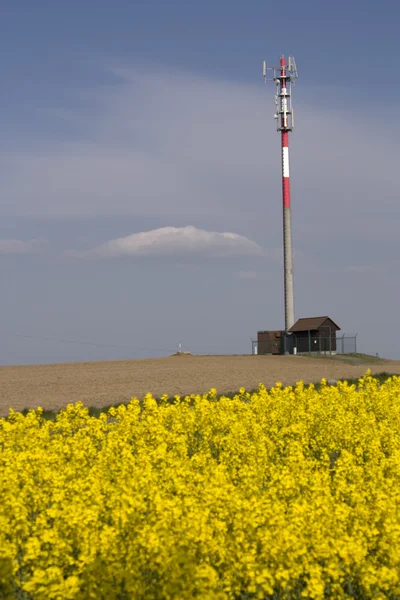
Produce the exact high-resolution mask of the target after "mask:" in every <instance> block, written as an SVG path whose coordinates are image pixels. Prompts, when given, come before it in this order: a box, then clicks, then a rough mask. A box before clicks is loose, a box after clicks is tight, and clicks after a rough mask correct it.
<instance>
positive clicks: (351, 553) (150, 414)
mask: <svg viewBox="0 0 400 600" xmlns="http://www.w3.org/2000/svg"><path fill="white" fill-rule="evenodd" d="M42 412H43V411H42V410H41V409H37V410H36V411H30V412H29V413H28V414H27V415H26V416H24V415H22V414H20V413H17V412H14V411H10V414H9V417H8V418H4V419H0V598H4V599H6V600H8V599H10V600H11V599H12V598H21V599H22V598H23V599H24V600H29V599H32V600H36V599H37V600H50V599H51V600H53V599H66V600H69V599H71V600H73V599H86V598H88V599H89V598H95V599H101V598H104V599H107V600H113V599H115V600H116V599H117V598H118V599H122V598H134V599H143V600H144V599H145V600H159V599H166V600H172V599H180V600H181V599H182V600H186V599H187V600H189V599H192V598H194V597H195V598H199V599H203V600H214V599H215V600H225V599H227V600H228V599H233V600H234V599H239V598H241V599H250V598H257V599H261V600H263V599H274V600H280V599H282V600H283V599H285V600H292V599H295V598H296V599H299V598H309V599H313V600H324V599H326V598H332V599H342V598H358V599H359V600H361V599H367V598H393V599H394V598H396V597H400V570H399V564H400V485H399V484H400V377H392V378H390V379H388V380H387V381H386V382H385V383H384V384H382V385H380V384H379V383H378V381H377V380H375V379H374V378H373V377H371V375H370V374H369V373H367V374H366V375H365V376H364V377H363V378H361V379H360V381H359V382H358V385H357V386H355V385H349V384H348V383H347V382H338V383H337V385H335V386H329V385H327V382H326V381H325V380H323V381H322V382H321V386H320V387H318V389H317V387H316V386H308V387H306V386H305V385H304V384H303V383H302V382H299V383H298V384H297V385H296V386H294V387H286V388H285V387H283V385H282V384H280V383H279V384H277V385H276V386H275V387H274V388H273V389H271V390H269V391H268V390H267V389H266V388H265V387H264V386H263V385H260V386H259V389H258V391H257V392H256V393H249V392H247V391H246V390H244V389H243V388H242V389H240V390H239V393H238V394H237V396H235V397H234V398H232V399H230V398H227V397H222V398H219V399H218V398H217V392H216V390H215V389H212V390H210V392H209V393H208V394H204V395H196V394H194V395H192V396H188V397H185V398H182V397H176V398H175V402H174V403H172V404H171V403H170V402H169V401H168V398H167V396H163V397H162V399H161V401H159V402H157V401H156V400H155V399H154V398H153V397H152V396H151V394H147V395H146V397H145V398H144V400H143V402H142V403H141V402H139V400H138V399H132V401H131V402H130V403H129V405H127V406H123V405H121V406H119V407H116V408H112V409H110V410H109V412H108V414H102V415H100V417H98V418H95V417H91V416H90V415H89V412H88V409H87V408H85V407H84V406H83V405H82V404H81V403H77V404H75V405H72V404H71V405H69V406H67V407H66V408H65V409H64V410H63V411H61V412H60V413H59V414H58V415H57V418H56V419H55V421H48V420H45V419H44V418H43V415H42Z"/></svg>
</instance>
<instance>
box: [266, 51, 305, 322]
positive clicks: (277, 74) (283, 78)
mask: <svg viewBox="0 0 400 600" xmlns="http://www.w3.org/2000/svg"><path fill="white" fill-rule="evenodd" d="M268 70H271V71H272V72H273V76H272V79H267V72H268ZM263 75H264V78H265V81H274V82H275V84H276V94H275V105H276V113H275V119H276V120H277V131H280V132H281V157H282V205H283V265H284V267H283V269H284V296H285V331H288V330H289V329H290V328H291V327H292V325H294V291H293V249H292V215H291V204H290V173H289V131H292V130H293V124H294V118H293V108H292V89H291V88H292V83H294V80H295V79H296V78H297V77H298V74H297V67H296V62H295V60H294V58H293V57H291V56H290V57H289V59H288V64H286V60H285V58H284V56H281V58H280V62H279V67H267V63H266V62H265V61H264V64H263Z"/></svg>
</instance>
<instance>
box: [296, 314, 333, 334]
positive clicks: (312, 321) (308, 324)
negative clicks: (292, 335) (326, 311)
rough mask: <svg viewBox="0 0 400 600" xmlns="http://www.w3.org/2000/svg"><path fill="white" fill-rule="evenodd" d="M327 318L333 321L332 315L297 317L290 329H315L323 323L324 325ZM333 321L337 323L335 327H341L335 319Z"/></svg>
mask: <svg viewBox="0 0 400 600" xmlns="http://www.w3.org/2000/svg"><path fill="white" fill-rule="evenodd" d="M327 319H329V320H330V321H332V319H331V318H330V317H309V318H305V319H297V321H296V323H295V324H294V325H293V326H292V327H291V328H290V329H289V331H292V332H296V331H309V330H310V331H315V330H316V329H318V328H319V327H320V326H321V325H323V323H324V322H325V321H326V320H327ZM332 323H333V324H334V325H335V327H337V329H338V330H339V329H340V327H339V325H336V323H335V322H334V321H332Z"/></svg>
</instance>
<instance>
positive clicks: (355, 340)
mask: <svg viewBox="0 0 400 600" xmlns="http://www.w3.org/2000/svg"><path fill="white" fill-rule="evenodd" d="M357 336H358V333H356V335H355V336H354V354H357Z"/></svg>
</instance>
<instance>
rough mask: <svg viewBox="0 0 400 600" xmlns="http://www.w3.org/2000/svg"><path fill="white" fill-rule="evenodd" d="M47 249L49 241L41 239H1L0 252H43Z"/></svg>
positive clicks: (11, 253)
mask: <svg viewBox="0 0 400 600" xmlns="http://www.w3.org/2000/svg"><path fill="white" fill-rule="evenodd" d="M46 249H47V241H46V240H43V239H40V240H29V241H22V240H0V254H7V255H18V254H43V253H44V252H45V251H46Z"/></svg>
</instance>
